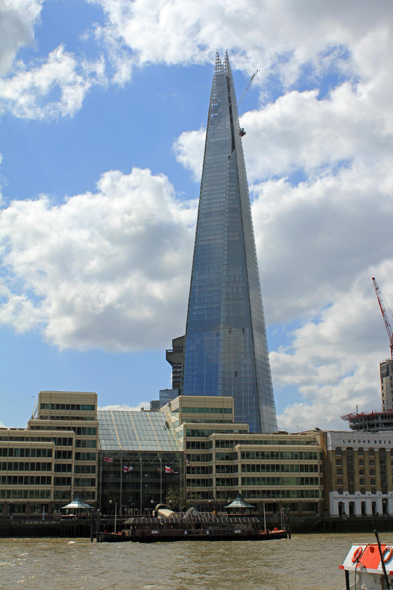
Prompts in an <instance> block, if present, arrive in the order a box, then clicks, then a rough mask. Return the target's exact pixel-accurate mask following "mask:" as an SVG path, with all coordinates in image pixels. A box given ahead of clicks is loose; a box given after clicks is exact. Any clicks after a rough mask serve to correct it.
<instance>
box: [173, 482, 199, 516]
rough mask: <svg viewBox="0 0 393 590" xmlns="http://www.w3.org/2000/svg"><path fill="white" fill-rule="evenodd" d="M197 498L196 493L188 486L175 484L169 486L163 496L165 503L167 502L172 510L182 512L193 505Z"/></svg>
mask: <svg viewBox="0 0 393 590" xmlns="http://www.w3.org/2000/svg"><path fill="white" fill-rule="evenodd" d="M199 499H200V498H199V496H198V494H195V493H194V492H193V491H191V490H190V489H189V488H186V487H181V486H177V487H170V488H169V490H168V491H167V493H166V496H165V503H166V504H168V506H170V507H171V509H172V510H175V511H178V512H184V511H185V510H188V508H190V506H192V505H193V502H196V501H198V500H199Z"/></svg>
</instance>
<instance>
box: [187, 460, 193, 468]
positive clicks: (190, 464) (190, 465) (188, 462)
mask: <svg viewBox="0 0 393 590" xmlns="http://www.w3.org/2000/svg"><path fill="white" fill-rule="evenodd" d="M186 465H187V466H188V467H191V469H194V465H193V464H192V463H190V461H189V460H188V459H186Z"/></svg>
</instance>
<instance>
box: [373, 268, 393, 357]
mask: <svg viewBox="0 0 393 590" xmlns="http://www.w3.org/2000/svg"><path fill="white" fill-rule="evenodd" d="M372 281H373V285H374V290H375V294H376V296H377V299H378V303H379V307H380V309H381V313H382V317H383V322H384V324H385V328H386V332H387V333H388V338H389V346H390V358H391V359H392V360H393V331H392V326H391V325H390V321H389V316H388V312H387V310H386V307H385V304H384V302H383V298H382V293H381V289H380V288H379V286H378V283H377V281H376V280H375V277H373V278H372Z"/></svg>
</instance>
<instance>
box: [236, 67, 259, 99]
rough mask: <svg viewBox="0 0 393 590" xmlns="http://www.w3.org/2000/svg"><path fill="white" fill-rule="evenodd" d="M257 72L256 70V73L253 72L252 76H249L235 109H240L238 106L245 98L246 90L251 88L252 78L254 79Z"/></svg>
mask: <svg viewBox="0 0 393 590" xmlns="http://www.w3.org/2000/svg"><path fill="white" fill-rule="evenodd" d="M258 72H259V70H257V71H256V72H254V73H253V75H252V76H251V78H250V79H249V81H248V83H247V86H246V88H245V90H244V92H243V94H242V95H241V97H240V99H239V102H238V103H237V108H239V107H240V105H241V102H242V100H243V98H244V97H245V96H246V94H247V92H248V89H249V88H250V86H251V84H252V81H253V80H254V78H255V76H256V75H257V74H258Z"/></svg>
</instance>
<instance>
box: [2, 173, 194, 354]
mask: <svg viewBox="0 0 393 590" xmlns="http://www.w3.org/2000/svg"><path fill="white" fill-rule="evenodd" d="M195 214H196V209H195V203H193V202H191V203H181V202H179V201H177V200H176V198H175V196H174V192H173V188H172V186H171V185H170V183H169V182H168V180H167V178H166V177H164V176H161V175H160V176H153V175H152V174H151V173H150V171H149V170H139V169H134V170H133V171H132V173H131V174H129V175H123V174H122V173H120V172H117V171H111V172H107V173H106V174H104V175H103V176H102V177H101V179H100V181H99V182H98V191H97V193H95V194H91V193H87V194H83V195H76V196H74V197H71V198H68V199H67V200H66V201H65V202H64V203H63V204H61V205H55V204H52V203H51V202H50V200H49V199H48V198H47V197H45V196H43V197H41V198H40V199H38V200H36V201H30V200H27V201H14V202H13V203H11V204H10V206H9V207H8V208H6V209H4V210H2V211H1V212H0V254H1V257H2V266H3V269H5V270H6V272H7V273H8V280H7V284H6V289H3V290H2V293H0V296H1V297H2V300H3V303H2V305H1V307H0V322H1V323H4V324H10V325H12V326H14V327H15V329H17V330H18V331H24V330H29V329H31V328H32V327H33V326H37V327H40V328H41V330H42V331H43V333H44V335H45V337H46V339H47V340H49V341H50V342H52V343H53V344H55V345H57V346H59V347H60V348H66V347H72V348H76V349H87V348H92V347H102V348H106V349H110V350H137V349H144V348H149V347H160V346H165V345H166V344H167V342H166V340H167V338H168V334H172V333H176V332H177V330H179V331H180V332H181V331H182V330H183V329H184V322H185V306H186V297H187V290H188V282H189V272H190V264H191V256H192V244H193V239H194V223H195ZM180 332H179V333H180Z"/></svg>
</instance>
